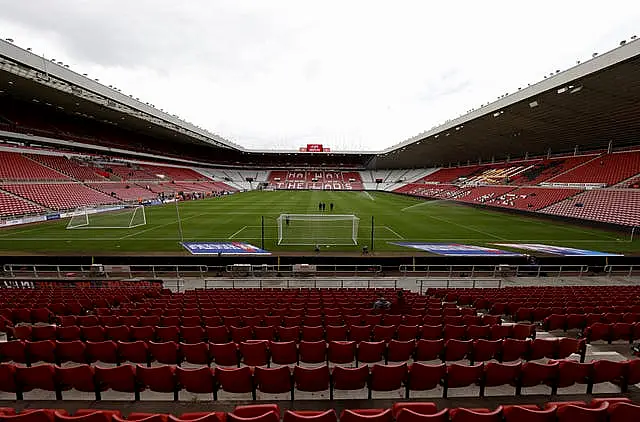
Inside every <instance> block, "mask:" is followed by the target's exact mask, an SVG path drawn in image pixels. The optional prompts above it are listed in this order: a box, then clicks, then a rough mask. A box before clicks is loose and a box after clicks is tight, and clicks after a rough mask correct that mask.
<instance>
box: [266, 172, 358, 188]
mask: <svg viewBox="0 0 640 422" xmlns="http://www.w3.org/2000/svg"><path fill="white" fill-rule="evenodd" d="M267 181H268V183H269V187H270V188H273V189H292V190H296V189H317V190H362V189H364V185H363V183H362V178H361V177H360V173H359V172H357V171H352V172H343V171H321V170H317V171H306V170H290V171H281V170H279V171H272V172H270V173H269V177H268V179H267Z"/></svg>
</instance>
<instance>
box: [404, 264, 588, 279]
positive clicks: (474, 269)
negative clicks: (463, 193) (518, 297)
mask: <svg viewBox="0 0 640 422" xmlns="http://www.w3.org/2000/svg"><path fill="white" fill-rule="evenodd" d="M592 270H594V269H590V268H589V266H587V265H400V273H401V274H402V275H403V276H405V277H427V278H444V279H460V278H470V279H474V278H491V279H496V278H506V277H560V276H561V275H562V276H578V277H582V276H584V275H588V274H590V273H591V271H592Z"/></svg>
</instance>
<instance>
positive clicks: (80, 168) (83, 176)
mask: <svg viewBox="0 0 640 422" xmlns="http://www.w3.org/2000/svg"><path fill="white" fill-rule="evenodd" d="M25 157H28V158H30V159H31V160H34V161H37V162H39V163H41V164H43V165H45V166H47V167H49V168H52V169H54V170H57V171H59V172H60V173H64V174H66V175H67V176H69V177H71V178H73V179H76V180H79V181H81V182H82V181H101V180H105V178H104V177H103V176H100V175H99V174H98V173H96V171H95V168H93V167H91V166H89V165H83V164H82V163H80V162H79V161H78V160H74V159H71V158H67V157H64V156H61V155H45V154H25Z"/></svg>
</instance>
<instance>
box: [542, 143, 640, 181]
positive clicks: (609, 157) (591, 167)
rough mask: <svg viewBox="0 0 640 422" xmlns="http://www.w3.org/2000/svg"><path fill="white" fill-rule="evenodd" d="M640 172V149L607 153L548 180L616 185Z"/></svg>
mask: <svg viewBox="0 0 640 422" xmlns="http://www.w3.org/2000/svg"><path fill="white" fill-rule="evenodd" d="M638 173H640V151H634V152H616V153H613V154H606V155H602V156H600V157H597V158H595V159H592V160H591V161H589V162H588V163H586V164H584V165H581V166H578V167H575V168H574V169H573V170H571V171H568V172H566V173H564V174H561V175H559V176H556V177H553V178H551V179H549V180H548V182H549V183H596V184H604V185H607V186H609V185H615V184H616V183H619V182H621V181H623V180H625V179H628V178H630V177H632V176H634V175H636V174H638Z"/></svg>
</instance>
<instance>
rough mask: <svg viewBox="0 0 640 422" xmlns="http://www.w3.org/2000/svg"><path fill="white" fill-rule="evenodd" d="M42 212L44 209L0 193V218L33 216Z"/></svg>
mask: <svg viewBox="0 0 640 422" xmlns="http://www.w3.org/2000/svg"><path fill="white" fill-rule="evenodd" d="M43 211H44V208H42V207H39V206H38V205H34V204H32V203H30V202H27V201H23V200H22V199H19V198H16V197H15V196H12V195H9V194H8V193H5V192H1V191H0V217H11V216H14V215H24V214H34V213H39V212H43Z"/></svg>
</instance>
